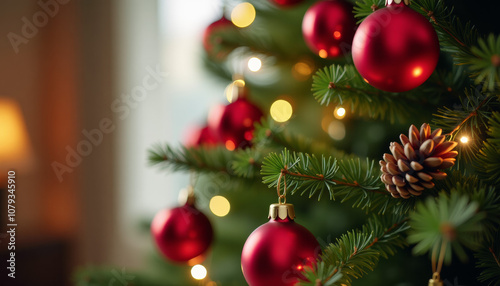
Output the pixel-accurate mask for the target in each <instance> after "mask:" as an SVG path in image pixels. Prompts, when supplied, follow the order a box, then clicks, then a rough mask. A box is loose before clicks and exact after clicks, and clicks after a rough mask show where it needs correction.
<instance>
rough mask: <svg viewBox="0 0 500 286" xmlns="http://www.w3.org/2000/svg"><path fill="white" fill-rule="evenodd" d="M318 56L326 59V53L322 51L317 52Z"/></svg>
mask: <svg viewBox="0 0 500 286" xmlns="http://www.w3.org/2000/svg"><path fill="white" fill-rule="evenodd" d="M318 55H319V57H320V58H323V59H326V57H328V52H327V51H326V50H324V49H321V50H319V52H318Z"/></svg>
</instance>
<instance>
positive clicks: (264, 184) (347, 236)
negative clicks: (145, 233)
mask: <svg viewBox="0 0 500 286" xmlns="http://www.w3.org/2000/svg"><path fill="white" fill-rule="evenodd" d="M386 2H388V3H384V1H383V0H360V1H357V2H356V3H354V1H353V2H352V3H351V2H349V1H347V0H327V1H317V2H313V1H300V0H299V1H297V0H274V1H265V0H260V1H259V0H255V1H250V2H244V3H240V2H228V3H227V5H226V7H225V11H224V13H223V16H222V18H221V19H220V20H217V21H215V22H214V23H212V24H210V25H207V26H208V27H207V30H206V32H205V35H204V38H203V39H200V43H203V45H204V49H205V51H206V56H205V58H204V59H203V60H204V63H205V67H206V68H207V69H208V70H209V71H211V72H212V73H213V75H214V76H217V77H219V78H221V79H223V80H225V81H227V83H228V87H227V89H226V91H225V95H221V96H227V98H228V100H229V102H230V103H228V104H226V105H225V106H219V107H216V108H214V110H212V111H211V113H210V115H209V117H208V119H207V122H206V126H205V127H203V128H200V130H198V132H197V133H196V134H193V136H192V138H191V139H190V140H189V142H186V144H185V145H186V146H182V147H174V145H172V143H168V142H167V143H161V144H156V145H154V146H152V147H151V149H150V150H149V161H150V162H151V164H152V165H153V166H155V167H160V168H163V169H164V170H165V172H173V171H184V172H190V173H191V177H192V180H191V182H189V185H190V186H189V187H188V189H187V190H186V193H185V195H186V199H185V200H184V202H186V203H185V205H181V206H179V207H178V208H171V209H166V210H161V211H160V210H158V211H159V213H158V215H157V216H156V217H155V219H154V220H153V222H152V224H151V229H152V233H153V236H154V238H155V243H156V245H157V248H158V252H157V253H156V255H155V258H154V263H152V265H151V267H150V268H149V271H147V272H145V273H131V274H130V275H132V276H131V277H134V279H133V280H132V281H130V284H131V285H212V286H213V285H223V286H225V285H246V284H247V283H248V284H249V285H311V286H312V285H315V286H317V285H339V286H340V285H351V284H352V285H424V284H426V283H428V285H444V284H446V285H500V262H499V256H500V246H499V239H500V236H499V232H498V227H499V225H500V194H499V193H498V191H497V190H496V187H497V185H498V184H499V183H500V149H499V147H500V146H499V145H500V113H499V110H500V106H499V100H500V96H499V95H498V92H499V90H500V86H499V83H500V78H499V74H500V36H498V35H496V34H494V32H497V31H495V27H486V28H484V27H483V28H482V29H481V30H480V29H478V28H476V27H475V26H474V23H472V22H469V20H470V19H468V18H467V15H469V16H471V17H470V18H473V17H472V16H474V13H472V12H471V13H469V14H467V13H462V14H464V15H460V17H459V16H458V12H457V11H456V10H454V8H453V7H452V6H451V5H450V3H448V2H449V1H443V0H415V1H412V2H411V3H409V1H402V0H388V1H386ZM461 2H464V3H465V1H456V2H454V4H456V5H459V6H460V5H461ZM481 9H484V7H483V8H481ZM459 11H460V10H459ZM464 16H465V18H463V17H464ZM476 18H480V16H479V17H477V15H476ZM497 28H498V27H497ZM186 183H187V184H188V182H186ZM195 199H196V203H195V202H194V200H195ZM287 203H292V204H293V205H294V206H295V207H294V208H293V207H292V206H290V205H289V204H287ZM270 204H274V205H273V206H271V213H270V222H268V223H266V216H267V214H268V209H269V205H270ZM229 206H230V207H229ZM229 208H230V209H229ZM205 214H206V216H205ZM207 216H208V218H209V220H210V222H209V221H208V220H207V219H206V217H207ZM295 216H296V218H295ZM294 221H295V222H294ZM260 225H262V227H259V226H260ZM300 225H301V226H300ZM302 226H303V227H305V228H307V230H306V229H304V228H302ZM257 227H259V228H258V229H257V230H255V229H256V228H257ZM148 230H149V226H148ZM212 230H213V233H212ZM254 230H255V232H253V233H252V231H254ZM186 233H189V234H186ZM242 251H243V253H242ZM280 263H281V264H283V265H284V266H283V265H281V264H280ZM278 264H280V265H278ZM193 265H194V266H193ZM242 268H243V272H244V273H242ZM206 269H208V275H207V274H206V273H205V272H204V271H206ZM287 271H288V272H287ZM110 275H113V274H112V273H110V272H109V271H108V270H99V269H87V270H84V271H81V272H79V273H78V274H77V275H76V279H77V280H78V283H79V284H78V285H105V284H106V285H107V283H108V281H110V277H109V276H110ZM197 279H199V280H197ZM443 282H444V284H443ZM453 283H455V284H453ZM457 283H458V284H457Z"/></svg>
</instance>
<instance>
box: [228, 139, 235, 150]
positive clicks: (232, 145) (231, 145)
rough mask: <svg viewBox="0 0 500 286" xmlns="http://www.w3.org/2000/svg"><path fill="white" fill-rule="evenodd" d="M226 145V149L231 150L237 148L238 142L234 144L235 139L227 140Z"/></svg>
mask: <svg viewBox="0 0 500 286" xmlns="http://www.w3.org/2000/svg"><path fill="white" fill-rule="evenodd" d="M225 145H226V149H227V150H229V151H233V150H234V149H236V144H234V142H233V140H227V141H226V144H225Z"/></svg>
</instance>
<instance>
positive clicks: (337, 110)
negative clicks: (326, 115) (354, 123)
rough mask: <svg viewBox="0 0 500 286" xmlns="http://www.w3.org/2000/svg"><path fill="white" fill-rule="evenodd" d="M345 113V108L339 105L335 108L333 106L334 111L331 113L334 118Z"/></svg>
mask: <svg viewBox="0 0 500 286" xmlns="http://www.w3.org/2000/svg"><path fill="white" fill-rule="evenodd" d="M345 114H346V111H345V108H343V107H341V106H339V107H337V108H335V111H334V113H333V115H334V116H335V118H337V119H342V118H344V117H345Z"/></svg>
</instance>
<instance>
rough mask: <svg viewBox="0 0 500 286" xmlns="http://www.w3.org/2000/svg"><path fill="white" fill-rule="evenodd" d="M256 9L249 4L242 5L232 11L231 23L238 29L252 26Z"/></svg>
mask: <svg viewBox="0 0 500 286" xmlns="http://www.w3.org/2000/svg"><path fill="white" fill-rule="evenodd" d="M255 14H256V13H255V7H254V6H253V5H252V4H250V3H248V2H244V3H240V4H238V5H236V7H234V8H233V11H231V22H233V24H234V25H235V26H236V27H238V28H245V27H248V26H250V25H251V24H252V23H253V21H254V20H255Z"/></svg>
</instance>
